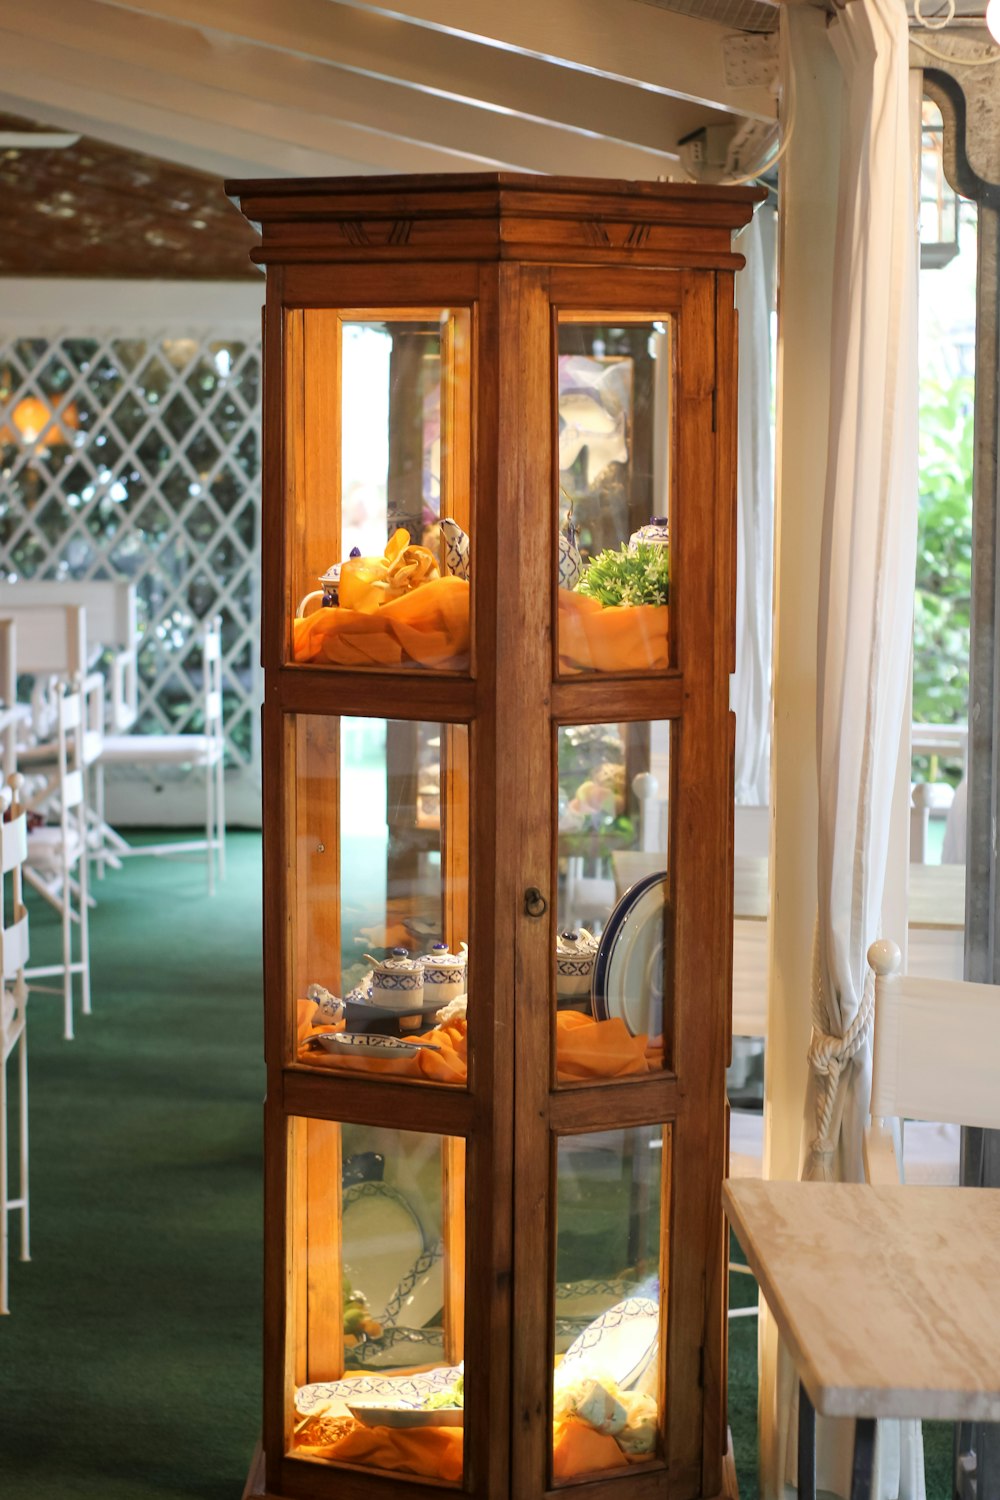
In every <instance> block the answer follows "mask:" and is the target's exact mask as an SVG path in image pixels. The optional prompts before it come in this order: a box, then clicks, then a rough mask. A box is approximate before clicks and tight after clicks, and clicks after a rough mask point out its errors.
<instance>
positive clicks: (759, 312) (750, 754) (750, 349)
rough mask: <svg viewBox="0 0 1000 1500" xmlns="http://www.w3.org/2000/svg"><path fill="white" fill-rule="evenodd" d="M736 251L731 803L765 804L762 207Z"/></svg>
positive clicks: (766, 218)
mask: <svg viewBox="0 0 1000 1500" xmlns="http://www.w3.org/2000/svg"><path fill="white" fill-rule="evenodd" d="M736 248H737V249H738V250H739V251H740V252H741V253H742V254H743V255H744V256H746V265H745V266H744V268H743V270H742V271H738V272H737V273H736V310H737V312H738V313H739V338H740V344H739V350H740V353H739V429H738V432H739V437H738V447H737V466H736V514H737V530H736V684H735V692H734V701H733V707H734V709H735V710H736V801H737V802H738V803H745V804H748V805H750V806H753V807H766V805H767V801H768V789H769V778H770V760H771V591H772V571H773V570H772V555H773V551H774V458H773V443H772V437H771V307H772V305H773V296H772V282H773V276H772V267H773V264H774V214H773V213H772V211H771V209H770V206H769V205H768V204H765V205H764V207H763V208H762V209H760V210H759V211H758V212H757V213H755V214H754V216H753V218H752V219H751V220H750V223H749V224H748V225H747V226H746V228H745V229H744V230H743V232H742V233H741V235H740V236H739V238H738V240H737V241H736Z"/></svg>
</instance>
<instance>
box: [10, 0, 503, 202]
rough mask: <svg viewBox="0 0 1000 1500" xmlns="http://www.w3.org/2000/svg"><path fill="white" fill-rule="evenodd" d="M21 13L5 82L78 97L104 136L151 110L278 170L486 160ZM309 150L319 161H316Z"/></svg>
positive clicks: (41, 101) (162, 125) (29, 91)
mask: <svg viewBox="0 0 1000 1500" xmlns="http://www.w3.org/2000/svg"><path fill="white" fill-rule="evenodd" d="M39 10H41V7H39ZM19 21H23V22H25V27H24V29H23V30H22V31H21V33H20V34H19V33H17V32H14V31H10V30H3V29H0V89H3V90H4V91H6V92H7V93H8V94H10V95H12V96H14V97H16V98H19V99H20V100H22V101H24V102H25V103H26V104H27V103H29V102H30V103H32V104H34V105H36V106H38V105H40V106H43V107H44V106H47V104H48V103H49V102H52V103H53V104H57V103H58V102H59V100H60V99H63V98H66V99H67V100H68V99H69V98H70V97H75V98H76V100H77V103H75V104H74V105H73V107H74V108H75V109H76V110H77V111H78V112H79V113H81V114H83V115H84V116H85V118H86V121H87V123H86V126H85V129H86V131H87V132H88V133H89V134H92V135H97V136H99V137H101V138H106V137H104V136H103V133H102V129H101V122H102V121H103V120H112V121H114V122H116V123H117V124H119V125H122V124H124V125H128V124H130V123H132V122H134V123H135V125H136V128H137V129H144V128H147V127H146V126H145V125H144V124H143V121H145V120H148V119H150V118H153V119H155V120H156V121H157V125H156V127H155V128H154V130H153V132H152V133H154V134H159V135H161V136H162V137H163V138H164V139H166V140H169V139H171V138H175V139H176V140H177V141H178V142H179V143H183V142H187V143H197V142H199V141H200V142H201V143H202V144H203V145H204V144H206V142H210V143H211V145H212V147H213V149H216V148H217V147H218V145H219V143H220V142H221V140H223V139H226V138H228V139H230V140H240V139H242V140H243V141H244V142H245V143H246V146H247V150H246V154H247V155H253V156H256V157H257V158H258V159H259V160H260V161H261V162H262V164H264V163H267V164H268V168H267V169H268V171H269V172H275V173H277V174H278V175H295V176H299V175H304V176H309V175H315V174H319V175H326V174H329V173H333V174H337V173H338V172H339V171H340V170H342V169H341V168H340V167H339V166H338V165H337V164H338V163H341V162H345V161H349V162H351V164H352V170H353V171H354V172H362V173H364V172H447V171H455V170H465V171H468V170H470V169H475V168H476V167H478V166H479V165H480V162H479V161H478V159H477V158H475V157H471V158H470V157H469V156H467V155H463V154H462V153H460V152H452V151H447V150H440V149H437V148H435V147H431V146H425V145H423V144H421V143H412V142H406V141H400V140H396V139H394V138H393V137H391V136H389V135H382V134H379V133H377V132H375V131H368V130H359V129H357V128H355V127H353V126H351V125H348V124H344V123H342V122H339V121H331V120H323V119H318V118H316V117H315V116H313V115H310V114H307V113H303V112H302V111H299V110H295V109H291V108H279V107H276V106H275V105H273V104H270V103H268V102H264V101H261V100H259V99H257V98H254V97H249V96H241V95H237V94H234V93H232V92H230V91H227V90H224V89H220V88H213V87H210V86H205V85H202V84H197V83H192V82H188V81H185V80H182V79H179V78H177V77H176V76H174V75H171V74H168V73H161V72H157V71H155V70H154V69H152V68H146V67H141V66H139V65H138V63H136V64H134V65H130V66H123V65H122V63H121V62H120V61H118V60H117V59H116V58H113V57H111V56H110V55H109V49H107V48H104V47H103V46H102V44H101V43H100V42H98V46H99V48H101V50H100V51H96V52H93V53H91V54H89V55H87V56H84V54H82V53H81V52H80V51H78V50H76V49H74V48H72V47H69V46H63V45H61V44H57V43H55V42H53V41H51V40H48V41H45V40H42V39H41V38H40V37H34V36H31V35H26V34H25V31H26V29H27V20H26V18H25V17H19ZM40 29H41V30H42V31H45V32H46V33H47V35H48V36H49V37H51V36H52V35H53V32H52V30H51V28H47V27H45V26H44V25H43V26H42V27H41V28H40ZM50 118H52V116H51V112H50ZM234 121H238V122H239V124H238V126H237V125H234V123H233V122H234ZM206 131H208V134H206ZM227 154H228V153H227ZM241 154H242V153H241ZM174 159H176V160H182V159H184V158H182V157H181V156H177V157H176V158H174ZM306 159H308V160H309V162H310V163H311V164H312V165H310V166H309V167H308V168H306V167H305V166H304V162H305V160H306ZM489 165H494V163H489Z"/></svg>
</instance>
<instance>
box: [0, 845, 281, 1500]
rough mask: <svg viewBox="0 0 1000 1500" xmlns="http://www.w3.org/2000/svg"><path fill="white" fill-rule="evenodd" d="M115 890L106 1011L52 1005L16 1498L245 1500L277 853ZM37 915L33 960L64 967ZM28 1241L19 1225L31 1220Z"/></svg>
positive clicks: (102, 991)
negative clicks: (216, 875) (67, 1028)
mask: <svg viewBox="0 0 1000 1500" xmlns="http://www.w3.org/2000/svg"><path fill="white" fill-rule="evenodd" d="M228 844H229V853H230V870H229V875H228V878H227V880H226V882H225V883H224V885H223V886H222V888H221V891H220V893H219V894H218V895H217V896H215V897H214V898H213V899H212V900H209V899H208V897H207V895H206V889H205V868H204V863H203V862H198V861H197V860H195V859H193V858H178V859H176V860H165V859H142V860H133V861H131V862H127V863H126V864H125V866H124V868H123V869H122V870H121V871H120V872H117V873H112V874H109V876H108V878H107V879H106V880H105V881H104V882H103V883H102V884H100V885H97V886H96V891H97V895H98V906H97V908H96V910H95V911H94V912H93V913H92V917H91V944H92V973H93V1006H94V1014H93V1016H91V1017H89V1018H83V1019H78V1021H77V1039H76V1041H74V1042H64V1041H63V1040H62V1006H61V1001H60V1000H58V999H57V998H56V997H55V996H47V995H39V996H34V997H33V998H32V1000H31V1002H30V1009H29V1020H28V1032H29V1047H30V1052H29V1061H30V1084H29V1087H30V1101H31V1147H32V1151H31V1166H32V1180H31V1210H32V1235H31V1239H32V1256H33V1259H32V1261H31V1262H30V1264H26V1265H23V1264H21V1263H20V1261H19V1260H18V1259H17V1258H16V1253H15V1255H14V1256H12V1260H11V1309H12V1311H11V1316H10V1317H8V1318H4V1319H2V1320H0V1495H3V1497H4V1500H56V1497H59V1500H64V1497H71V1496H72V1497H77V1496H79V1497H81V1500H154V1497H155V1500H165V1497H171V1496H177V1497H181V1496H184V1497H194V1496H197V1497H204V1500H238V1497H239V1495H240V1493H241V1491H242V1486H243V1481H244V1479H245V1477H246V1471H247V1468H248V1466H249V1462H250V1457H251V1453H252V1450H253V1445H254V1443H255V1441H256V1438H257V1433H258V1430H259V1425H260V1422H259V1403H260V1368H259V1367H260V1353H259V1350H260V1239H261V1235H260V1224H261V1206H260V1200H261V1170H260V1154H261V1153H260V1143H261V1099H262V1096H263V1088H264V1079H263V1068H262V1064H261V1056H262V1051H261V1049H262V1041H261V1031H262V1027H261V979H260V906H261V901H260V839H259V837H257V836H255V835H253V834H234V835H230V838H229V841H228ZM57 932H58V929H57V919H56V917H55V914H54V913H52V912H51V910H50V909H49V908H47V907H44V906H40V905H39V903H37V902H34V903H32V931H31V936H32V955H33V959H34V960H35V961H37V962H44V961H45V956H46V955H48V956H49V957H50V958H52V959H54V958H56V957H57V954H58V939H57ZM14 1228H15V1232H17V1230H18V1228H19V1226H18V1225H17V1223H16V1221H15V1225H14Z"/></svg>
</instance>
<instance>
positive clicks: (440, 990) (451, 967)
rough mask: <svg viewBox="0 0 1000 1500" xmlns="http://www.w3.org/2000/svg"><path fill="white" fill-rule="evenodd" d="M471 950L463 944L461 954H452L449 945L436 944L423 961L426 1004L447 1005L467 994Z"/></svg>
mask: <svg viewBox="0 0 1000 1500" xmlns="http://www.w3.org/2000/svg"><path fill="white" fill-rule="evenodd" d="M468 957H469V950H468V948H467V947H466V945H465V944H464V943H463V944H462V951H461V952H460V953H452V952H451V950H450V949H449V947H448V944H447V943H435V944H434V946H433V947H432V948H431V951H430V952H429V953H425V954H424V956H423V959H422V960H421V962H422V964H423V968H424V1004H425V1005H438V1006H441V1005H447V1004H448V1003H449V1002H450V1001H452V1000H457V999H458V997H459V995H464V994H465V992H466V977H465V976H466V969H467V967H468Z"/></svg>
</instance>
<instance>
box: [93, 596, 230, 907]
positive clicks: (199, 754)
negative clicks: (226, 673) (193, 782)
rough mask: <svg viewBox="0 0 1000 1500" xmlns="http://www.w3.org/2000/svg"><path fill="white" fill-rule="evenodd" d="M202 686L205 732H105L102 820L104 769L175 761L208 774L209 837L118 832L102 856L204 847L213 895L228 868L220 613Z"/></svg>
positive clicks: (100, 771) (100, 768)
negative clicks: (175, 838) (161, 839)
mask: <svg viewBox="0 0 1000 1500" xmlns="http://www.w3.org/2000/svg"><path fill="white" fill-rule="evenodd" d="M202 665H203V685H204V731H203V733H201V734H111V735H107V736H106V737H105V740H104V745H103V748H102V750H101V755H100V758H99V760H98V762H97V791H96V797H97V804H96V812H97V819H98V823H99V825H100V826H101V827H102V828H103V829H105V830H107V829H108V824H107V820H106V818H105V804H104V768H105V767H106V766H115V765H127V766H146V767H150V768H152V767H166V766H177V767H186V768H193V769H196V770H200V771H202V772H203V773H204V777H205V837H204V839H188V840H182V841H179V842H173V843H163V844H142V845H136V846H133V845H130V844H128V843H127V842H126V841H125V840H124V839H123V838H121V836H120V835H118V834H113V836H110V837H109V836H108V835H107V834H106V836H105V844H104V847H103V849H102V850H101V851H100V853H99V855H98V858H99V859H101V860H102V861H106V862H107V863H109V864H110V863H113V862H115V861H117V860H118V859H125V858H127V857H129V856H135V855H140V854H141V855H149V854H152V855H173V854H186V853H190V852H194V851H200V850H204V851H205V853H206V857H207V865H208V892H209V895H212V894H214V891H215V882H216V878H217V877H218V878H219V879H221V878H223V877H224V876H225V873H226V810H225V754H226V742H225V731H224V724H223V708H222V634H221V620H220V619H219V618H218V617H216V618H215V619H213V620H212V621H211V622H210V623H209V624H208V625H207V626H206V627H205V628H204V631H203V634H202Z"/></svg>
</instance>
